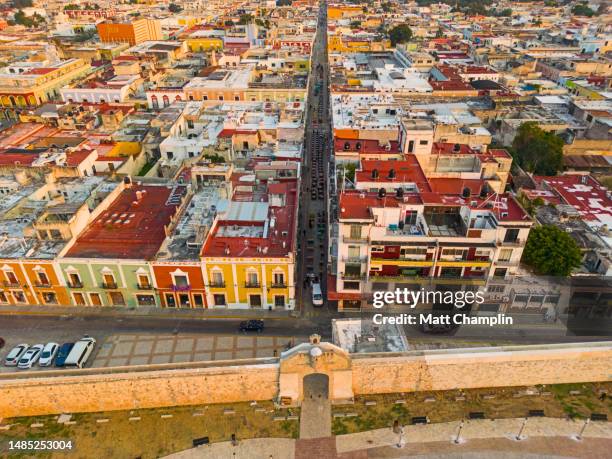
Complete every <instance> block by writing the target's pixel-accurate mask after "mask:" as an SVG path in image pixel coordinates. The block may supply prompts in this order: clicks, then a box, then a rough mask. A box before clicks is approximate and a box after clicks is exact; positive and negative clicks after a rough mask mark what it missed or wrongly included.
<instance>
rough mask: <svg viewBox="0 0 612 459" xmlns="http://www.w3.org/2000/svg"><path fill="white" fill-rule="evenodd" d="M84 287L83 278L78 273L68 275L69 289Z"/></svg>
mask: <svg viewBox="0 0 612 459" xmlns="http://www.w3.org/2000/svg"><path fill="white" fill-rule="evenodd" d="M82 286H83V283H82V282H81V277H80V276H79V275H78V274H77V273H69V274H68V287H71V288H78V287H82Z"/></svg>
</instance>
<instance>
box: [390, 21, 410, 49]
mask: <svg viewBox="0 0 612 459" xmlns="http://www.w3.org/2000/svg"><path fill="white" fill-rule="evenodd" d="M411 38H412V30H410V27H408V24H400V25H398V26H395V27H393V28H392V29H391V30H390V31H389V39H390V40H391V44H392V45H393V46H395V45H397V44H398V43H406V42H409V41H410V39H411Z"/></svg>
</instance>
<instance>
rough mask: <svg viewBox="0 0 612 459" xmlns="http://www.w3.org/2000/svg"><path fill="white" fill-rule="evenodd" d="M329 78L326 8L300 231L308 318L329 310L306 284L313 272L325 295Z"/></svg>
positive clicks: (316, 49)
mask: <svg viewBox="0 0 612 459" xmlns="http://www.w3.org/2000/svg"><path fill="white" fill-rule="evenodd" d="M328 78H329V71H328V64H327V18H326V9H325V8H321V13H320V16H319V23H318V26H317V34H316V37H315V41H314V44H313V49H312V55H311V73H310V83H309V93H308V110H307V112H306V130H305V139H304V161H303V171H302V188H301V195H300V219H299V232H298V234H299V236H300V237H299V242H298V244H299V250H300V252H299V255H298V275H297V286H298V297H299V298H301V305H302V308H301V312H302V314H303V315H305V316H306V317H311V316H315V315H325V309H326V308H327V305H324V308H314V307H313V305H312V292H311V289H310V286H309V285H307V282H305V276H306V274H307V273H314V274H315V275H316V276H317V277H318V279H319V280H320V281H321V287H322V288H323V292H325V282H326V277H327V251H328V248H327V230H328V229H327V220H328V219H327V198H328V196H327V192H328V184H327V180H328V175H329V174H328V170H329V169H328V160H329V150H330V148H331V138H332V136H331V123H330V116H329V79H328ZM324 296H325V295H324ZM321 309H323V311H321Z"/></svg>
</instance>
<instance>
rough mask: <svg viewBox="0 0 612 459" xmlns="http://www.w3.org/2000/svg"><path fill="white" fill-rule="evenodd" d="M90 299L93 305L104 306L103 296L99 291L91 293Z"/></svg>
mask: <svg viewBox="0 0 612 459" xmlns="http://www.w3.org/2000/svg"><path fill="white" fill-rule="evenodd" d="M89 301H91V304H92V305H93V306H102V297H101V296H100V294H99V293H90V294H89Z"/></svg>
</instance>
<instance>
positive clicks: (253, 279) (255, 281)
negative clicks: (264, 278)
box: [246, 271, 259, 287]
mask: <svg viewBox="0 0 612 459" xmlns="http://www.w3.org/2000/svg"><path fill="white" fill-rule="evenodd" d="M246 283H247V287H259V276H258V275H257V272H255V271H250V272H248V273H247V282H246Z"/></svg>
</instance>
